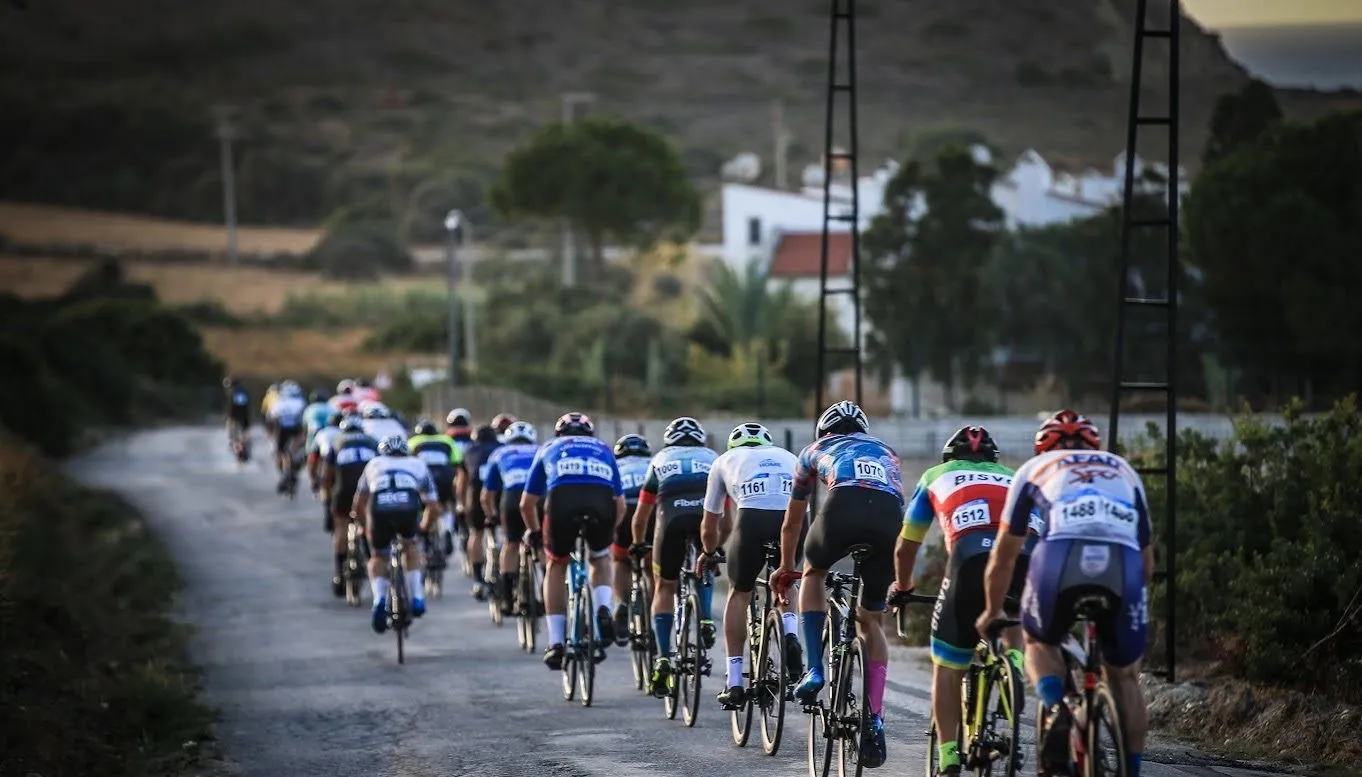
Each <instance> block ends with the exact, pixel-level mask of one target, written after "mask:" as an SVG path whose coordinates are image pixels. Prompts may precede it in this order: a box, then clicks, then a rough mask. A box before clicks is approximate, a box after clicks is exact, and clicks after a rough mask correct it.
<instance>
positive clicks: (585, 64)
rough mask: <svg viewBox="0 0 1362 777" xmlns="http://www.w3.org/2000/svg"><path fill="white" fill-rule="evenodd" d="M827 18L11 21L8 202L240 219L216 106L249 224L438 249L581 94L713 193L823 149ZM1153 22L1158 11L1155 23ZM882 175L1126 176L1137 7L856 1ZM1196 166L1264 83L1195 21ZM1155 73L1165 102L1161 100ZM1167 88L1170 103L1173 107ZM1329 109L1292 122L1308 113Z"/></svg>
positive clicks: (249, 2)
mask: <svg viewBox="0 0 1362 777" xmlns="http://www.w3.org/2000/svg"><path fill="white" fill-rule="evenodd" d="M827 5H828V4H827V2H826V0H788V1H787V0H746V1H745V2H732V0H690V2H686V3H675V2H664V1H663V0H630V1H629V2H614V3H606V2H588V1H587V0H558V1H557V2H544V0H498V1H497V2H495V3H479V2H473V0H388V1H387V2H382V3H379V2H376V1H375V0H369V1H367V2H365V1H363V0H325V2H323V0H293V1H292V2H289V3H278V2H267V1H266V0H238V2H234V3H230V4H228V3H210V4H203V3H184V2H172V1H171V0H119V2H118V3H117V4H116V6H109V5H106V4H101V3H97V2H94V1H93V0H42V2H36V3H31V4H29V10H27V11H18V10H15V9H14V8H13V7H11V6H10V5H8V4H6V5H4V6H0V73H2V74H3V76H0V113H3V114H4V115H6V116H16V117H23V119H24V120H23V121H21V122H14V121H6V122H2V123H0V167H2V168H3V169H4V170H5V175H4V176H0V199H10V200H35V201H45V202H55V203H63V204H71V205H80V206H88V207H99V208H107V209H116V210H131V211H141V212H149V213H156V214H159V215H165V216H173V217H181V218H197V219H213V218H216V217H218V216H219V215H220V202H221V199H220V198H221V183H220V180H219V173H218V169H219V168H218V156H217V154H218V148H217V143H216V142H215V141H214V140H213V135H212V129H213V119H212V110H213V107H214V106H215V105H218V104H224V103H225V104H230V105H232V106H235V107H236V108H237V109H238V110H239V111H240V118H239V126H240V129H241V132H242V140H241V141H240V142H239V144H238V163H239V168H240V172H239V190H240V203H241V204H240V213H241V218H242V220H243V221H245V222H248V223H259V224H297V225H303V224H307V225H311V224H315V223H317V222H318V221H319V220H321V219H322V218H325V217H326V216H328V215H329V214H332V213H333V212H335V211H336V210H337V209H338V208H341V207H348V208H360V209H365V210H377V211H382V212H393V211H396V212H398V213H399V215H400V216H402V217H405V218H407V219H409V222H410V224H409V225H410V227H411V231H412V233H413V236H414V237H416V238H418V239H421V238H428V237H430V236H432V235H438V232H439V226H438V222H437V218H436V217H437V216H438V215H439V214H441V213H443V212H444V210H445V209H446V208H448V207H454V206H457V207H463V208H465V209H469V210H472V211H473V217H474V220H475V222H478V221H481V223H484V224H486V223H488V218H489V216H488V214H486V213H484V212H482V208H481V199H482V191H483V189H484V187H485V185H486V183H487V181H488V180H489V179H490V176H491V175H492V174H493V172H494V171H495V169H496V167H497V164H498V161H499V159H500V157H501V155H502V154H503V153H504V152H505V151H506V150H507V149H508V148H509V147H510V146H511V145H512V144H514V143H516V142H517V141H519V140H521V139H523V138H524V137H526V136H527V134H528V133H529V132H531V131H532V130H533V129H534V128H535V127H536V126H539V125H541V124H543V123H544V122H547V121H552V120H555V119H556V118H557V117H558V115H559V111H560V102H559V97H560V94H561V93H563V92H566V91H583V90H585V91H591V92H594V93H595V94H596V95H597V101H596V103H595V104H594V105H593V106H590V107H588V108H586V109H585V110H591V111H597V112H608V113H612V114H618V115H623V116H626V117H629V118H632V119H635V120H639V121H643V122H647V123H648V124H650V125H652V126H654V127H657V128H658V129H660V130H662V131H664V132H665V133H667V134H668V135H669V136H671V137H672V138H673V139H674V140H675V141H676V142H677V144H678V145H679V146H680V148H681V149H682V151H683V154H684V158H685V160H686V163H687V165H688V167H689V169H690V170H691V171H692V173H693V174H694V175H695V176H696V177H697V178H700V179H702V180H704V181H707V182H711V183H712V182H713V180H714V179H715V177H716V174H717V170H718V168H719V165H720V164H721V162H722V161H723V160H724V159H726V158H728V157H730V156H731V155H733V154H735V153H737V152H740V151H743V150H753V151H757V152H759V153H762V154H763V156H764V157H766V159H767V161H768V165H767V167H768V168H769V167H770V165H769V157H770V154H769V149H770V148H771V145H772V143H771V137H772V110H771V101H772V100H773V99H776V98H779V99H781V100H783V102H784V112H785V121H786V125H787V128H788V129H789V130H790V131H791V132H792V134H793V138H794V140H793V145H792V147H791V149H790V165H791V169H792V170H795V171H797V170H798V169H800V167H801V166H802V165H804V164H807V163H809V162H812V161H816V160H817V158H818V155H819V154H820V153H821V147H822V133H823V110H824V103H823V95H824V84H825V72H826V70H825V68H826V64H825V61H826V56H827V53H826V52H827V44H828V21H827V12H828V9H827ZM1154 5H1159V4H1158V3H1155V4H1154ZM857 8H858V18H859V20H860V25H859V28H858V32H859V36H858V37H859V41H858V46H859V58H858V65H859V74H858V77H859V83H858V86H859V90H860V121H861V142H862V152H863V160H864V164H867V165H872V164H877V163H878V162H879V161H880V160H881V159H883V158H884V157H886V156H889V155H892V154H895V153H897V152H899V151H900V150H901V149H902V148H903V147H904V145H905V143H906V142H907V139H908V138H909V136H910V134H911V133H914V132H921V131H924V130H931V129H940V128H949V127H968V128H973V129H977V130H980V131H982V132H983V133H984V134H985V135H987V136H988V137H989V138H990V139H991V140H992V141H993V142H995V143H997V144H998V145H1000V146H1001V147H1002V148H1003V149H1004V151H1006V152H1009V153H1013V152H1017V151H1019V150H1021V149H1023V148H1025V147H1028V146H1030V147H1036V148H1037V149H1038V150H1040V151H1041V152H1042V153H1043V154H1044V155H1045V156H1046V157H1047V158H1049V159H1066V158H1067V159H1071V160H1074V161H1081V162H1086V161H1091V160H1103V161H1105V160H1108V159H1110V157H1111V156H1112V155H1113V154H1114V153H1115V152H1116V151H1118V150H1119V149H1120V148H1121V147H1122V144H1123V142H1124V134H1123V127H1124V120H1125V103H1126V87H1125V84H1126V83H1127V82H1128V70H1129V65H1130V53H1129V51H1130V47H1129V44H1130V40H1131V34H1132V33H1131V31H1132V24H1133V18H1132V17H1133V8H1134V0H1014V1H1013V2H1006V3H999V2H996V0H952V2H950V3H939V2H930V1H929V0H859V2H858V4H857ZM1184 29H1185V40H1184V51H1185V54H1184V59H1183V62H1184V68H1183V72H1184V87H1183V95H1184V108H1183V115H1182V118H1183V137H1184V139H1185V156H1186V158H1187V159H1189V160H1191V159H1194V158H1195V156H1196V155H1197V154H1199V151H1200V147H1201V144H1202V140H1203V137H1204V127H1205V126H1206V123H1207V119H1208V116H1209V111H1210V108H1211V105H1212V103H1213V102H1214V100H1215V98H1216V97H1217V96H1218V95H1220V94H1222V93H1224V92H1225V91H1228V90H1230V89H1233V88H1235V87H1237V86H1238V85H1240V84H1241V83H1242V82H1243V80H1244V79H1245V75H1244V73H1243V72H1242V70H1241V69H1240V68H1239V67H1238V66H1237V65H1235V64H1234V63H1233V62H1231V61H1230V60H1229V59H1228V58H1227V57H1226V55H1225V54H1224V51H1223V49H1222V48H1221V47H1220V45H1219V42H1218V40H1217V39H1216V38H1215V37H1214V36H1211V35H1208V34H1205V33H1203V32H1202V31H1200V30H1199V29H1198V28H1196V27H1195V25H1193V24H1191V23H1189V24H1188V25H1187V26H1186V27H1185V28H1184ZM1159 70H1160V68H1158V67H1155V68H1154V72H1153V73H1151V75H1150V77H1149V78H1148V79H1147V81H1146V83H1149V84H1151V85H1155V86H1157V85H1158V84H1159V78H1158V75H1159V72H1158V71H1159ZM1162 92H1163V90H1162V89H1161V88H1152V89H1151V93H1150V96H1149V99H1151V100H1153V101H1154V102H1152V103H1150V104H1151V105H1152V106H1159V105H1161V104H1162V99H1163V95H1162ZM1312 104H1313V103H1312V101H1311V100H1310V99H1309V98H1305V99H1303V100H1292V101H1288V103H1287V107H1288V109H1289V110H1293V109H1296V110H1310V109H1311V106H1312Z"/></svg>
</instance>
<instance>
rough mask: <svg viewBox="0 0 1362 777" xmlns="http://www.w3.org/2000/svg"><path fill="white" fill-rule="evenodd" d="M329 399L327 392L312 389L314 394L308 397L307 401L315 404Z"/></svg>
mask: <svg viewBox="0 0 1362 777" xmlns="http://www.w3.org/2000/svg"><path fill="white" fill-rule="evenodd" d="M328 399H330V397H328V396H327V395H326V392H325V391H322V390H321V389H312V393H311V394H309V395H308V398H307V401H309V402H312V403H314V404H315V403H319V402H325V401H326V400H328Z"/></svg>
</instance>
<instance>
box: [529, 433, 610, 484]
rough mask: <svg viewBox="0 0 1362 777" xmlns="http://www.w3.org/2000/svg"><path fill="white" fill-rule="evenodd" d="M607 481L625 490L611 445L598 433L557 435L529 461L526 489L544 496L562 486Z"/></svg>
mask: <svg viewBox="0 0 1362 777" xmlns="http://www.w3.org/2000/svg"><path fill="white" fill-rule="evenodd" d="M574 484H581V485H591V484H605V485H608V486H610V488H611V490H612V491H613V493H614V494H615V495H616V496H622V495H623V494H624V487H623V486H622V485H621V483H620V471H619V467H618V465H616V463H615V454H614V453H613V452H612V451H611V450H610V446H609V445H606V444H605V443H604V442H601V441H600V440H598V439H596V438H595V437H581V436H572V437H556V438H554V439H552V440H550V441H548V442H547V443H545V445H544V447H542V448H540V449H539V451H538V452H537V453H535V456H534V462H533V463H532V464H531V465H530V477H529V479H528V480H527V481H525V493H527V494H530V495H532V496H538V497H543V496H545V495H547V494H548V493H549V492H551V491H553V490H554V489H555V488H558V487H559V486H566V485H574Z"/></svg>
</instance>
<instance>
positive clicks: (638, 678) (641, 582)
mask: <svg viewBox="0 0 1362 777" xmlns="http://www.w3.org/2000/svg"><path fill="white" fill-rule="evenodd" d="M651 593H652V592H651V591H650V590H649V586H648V578H647V577H645V576H643V575H639V576H638V579H637V580H635V581H634V583H633V585H632V586H631V587H630V589H629V594H630V596H629V628H630V634H629V641H630V644H629V652H630V653H632V654H633V661H632V664H633V668H634V688H635V690H638V691H642V692H644V693H647V692H648V680H649V678H650V677H651V675H652V671H653V662H654V661H655V660H656V656H657V643H656V641H654V639H653V630H652V619H651V617H650V615H651V611H652V596H651Z"/></svg>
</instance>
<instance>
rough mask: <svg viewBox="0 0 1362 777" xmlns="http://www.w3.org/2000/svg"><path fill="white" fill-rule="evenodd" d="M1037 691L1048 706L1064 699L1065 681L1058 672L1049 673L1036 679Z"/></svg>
mask: <svg viewBox="0 0 1362 777" xmlns="http://www.w3.org/2000/svg"><path fill="white" fill-rule="evenodd" d="M1036 693H1037V694H1038V695H1039V696H1040V700H1041V702H1042V703H1044V704H1045V706H1047V707H1053V706H1055V705H1056V704H1059V703H1060V702H1062V701H1064V681H1063V680H1061V679H1060V677H1059V675H1057V674H1047V675H1045V676H1044V677H1042V678H1040V679H1039V680H1037V681H1036Z"/></svg>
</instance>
